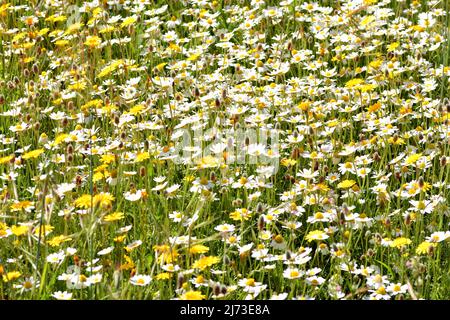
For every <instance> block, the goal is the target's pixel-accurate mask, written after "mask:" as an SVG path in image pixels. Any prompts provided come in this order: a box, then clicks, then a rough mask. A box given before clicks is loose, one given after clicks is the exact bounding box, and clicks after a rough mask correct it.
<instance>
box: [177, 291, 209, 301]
mask: <svg viewBox="0 0 450 320" xmlns="http://www.w3.org/2000/svg"><path fill="white" fill-rule="evenodd" d="M180 299H181V300H203V299H206V296H205V295H203V294H202V293H201V292H200V291H188V292H186V293H185V294H183V295H182V296H181V297H180Z"/></svg>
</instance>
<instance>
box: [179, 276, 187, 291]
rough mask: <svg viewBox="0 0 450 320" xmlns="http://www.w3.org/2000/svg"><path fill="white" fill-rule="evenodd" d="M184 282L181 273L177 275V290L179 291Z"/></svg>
mask: <svg viewBox="0 0 450 320" xmlns="http://www.w3.org/2000/svg"><path fill="white" fill-rule="evenodd" d="M185 280H186V279H185V278H184V275H183V274H182V273H179V274H178V278H177V289H180V288H181V287H182V286H183V283H184V282H185Z"/></svg>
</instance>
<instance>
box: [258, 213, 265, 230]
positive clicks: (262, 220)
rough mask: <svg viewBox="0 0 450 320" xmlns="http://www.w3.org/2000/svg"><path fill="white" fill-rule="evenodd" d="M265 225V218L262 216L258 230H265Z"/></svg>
mask: <svg viewBox="0 0 450 320" xmlns="http://www.w3.org/2000/svg"><path fill="white" fill-rule="evenodd" d="M264 225H265V222H264V217H263V216H260V217H259V219H258V230H259V231H262V230H264Z"/></svg>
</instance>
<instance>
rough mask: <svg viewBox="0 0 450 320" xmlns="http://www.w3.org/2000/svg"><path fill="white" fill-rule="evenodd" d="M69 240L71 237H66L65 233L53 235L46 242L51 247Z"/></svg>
mask: <svg viewBox="0 0 450 320" xmlns="http://www.w3.org/2000/svg"><path fill="white" fill-rule="evenodd" d="M71 240H72V238H71V237H68V236H65V235H60V236H56V237H53V238H52V239H51V240H48V241H47V243H48V244H49V245H50V246H52V247H59V246H60V245H61V243H63V242H67V241H71Z"/></svg>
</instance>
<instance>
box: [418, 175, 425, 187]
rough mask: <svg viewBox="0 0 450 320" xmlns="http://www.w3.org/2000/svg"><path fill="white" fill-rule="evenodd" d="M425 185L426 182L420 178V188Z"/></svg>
mask: <svg viewBox="0 0 450 320" xmlns="http://www.w3.org/2000/svg"><path fill="white" fill-rule="evenodd" d="M424 185H425V182H424V180H423V177H420V178H419V187H420V188H423V186H424Z"/></svg>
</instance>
